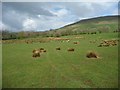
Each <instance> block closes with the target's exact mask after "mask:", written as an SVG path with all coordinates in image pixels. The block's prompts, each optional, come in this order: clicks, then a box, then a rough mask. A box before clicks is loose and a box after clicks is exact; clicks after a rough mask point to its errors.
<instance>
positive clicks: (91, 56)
mask: <svg viewBox="0 0 120 90" xmlns="http://www.w3.org/2000/svg"><path fill="white" fill-rule="evenodd" d="M86 57H87V58H98V56H97V54H96V53H95V52H88V53H87V54H86Z"/></svg>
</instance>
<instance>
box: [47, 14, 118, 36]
mask: <svg viewBox="0 0 120 90" xmlns="http://www.w3.org/2000/svg"><path fill="white" fill-rule="evenodd" d="M117 29H118V16H104V17H96V18H90V19H84V20H80V21H78V22H75V23H73V24H70V25H67V26H64V27H62V28H59V29H56V30H51V31H50V32H49V33H50V34H51V35H52V34H54V33H56V34H63V35H64V34H66V35H69V34H84V33H92V32H113V31H114V30H117Z"/></svg>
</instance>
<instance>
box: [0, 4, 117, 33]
mask: <svg viewBox="0 0 120 90" xmlns="http://www.w3.org/2000/svg"><path fill="white" fill-rule="evenodd" d="M1 5H2V19H1V18H0V27H2V30H5V29H6V30H10V31H15V32H19V31H45V30H50V29H57V28H60V27H63V26H65V25H68V24H71V23H74V22H77V21H79V20H82V19H87V18H93V17H100V16H107V15H118V2H2V4H1V3H0V7H1ZM0 12H1V10H0Z"/></svg>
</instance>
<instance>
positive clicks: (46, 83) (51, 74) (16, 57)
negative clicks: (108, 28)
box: [2, 33, 118, 88]
mask: <svg viewBox="0 0 120 90" xmlns="http://www.w3.org/2000/svg"><path fill="white" fill-rule="evenodd" d="M75 37H84V38H79V39H77V38H75ZM62 38H69V39H70V42H60V41H50V42H48V43H33V44H26V43H21V44H3V47H2V49H3V51H2V54H3V56H2V58H3V61H2V62H3V77H2V79H3V82H2V83H3V85H2V87H3V88H25V87H27V88H28V87H29V88H98V87H99V88H115V87H118V45H117V46H110V47H97V46H98V45H99V43H100V42H101V40H102V39H103V40H105V39H115V38H118V35H117V34H116V33H103V34H95V35H76V36H64V37H62ZM90 40H96V42H95V43H90ZM74 41H79V42H80V44H77V45H75V44H73V42H74ZM41 47H43V48H45V49H46V50H47V52H46V53H42V54H41V57H38V58H33V57H32V50H33V49H36V48H41ZM56 47H60V48H61V50H60V51H56V49H55V48H56ZM68 48H75V51H74V52H68V51H67V49H68ZM89 50H92V51H95V52H97V53H98V54H99V56H100V58H97V59H88V58H86V53H87V52H88V51H89Z"/></svg>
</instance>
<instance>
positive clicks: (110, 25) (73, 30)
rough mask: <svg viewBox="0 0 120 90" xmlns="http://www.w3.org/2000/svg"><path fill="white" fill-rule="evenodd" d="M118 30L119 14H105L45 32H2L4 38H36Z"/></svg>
mask: <svg viewBox="0 0 120 90" xmlns="http://www.w3.org/2000/svg"><path fill="white" fill-rule="evenodd" d="M116 30H118V16H104V17H96V18H90V19H84V20H80V21H78V22H75V23H72V24H69V25H66V26H64V27H61V28H58V29H55V30H49V31H44V32H32V31H31V32H23V31H21V32H9V31H3V32H2V40H8V39H21V38H31V37H33V38H35V37H60V36H67V35H79V34H97V33H108V32H115V31H116Z"/></svg>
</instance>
